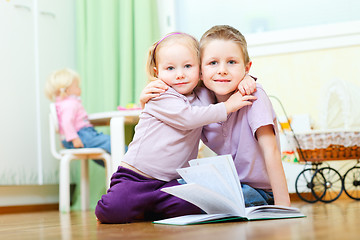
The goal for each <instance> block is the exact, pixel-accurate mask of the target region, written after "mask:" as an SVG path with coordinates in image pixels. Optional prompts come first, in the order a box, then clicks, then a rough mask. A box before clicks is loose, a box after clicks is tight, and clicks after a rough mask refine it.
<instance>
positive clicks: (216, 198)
mask: <svg viewBox="0 0 360 240" xmlns="http://www.w3.org/2000/svg"><path fill="white" fill-rule="evenodd" d="M161 191H164V192H167V193H169V194H172V195H174V196H176V197H179V198H182V199H184V200H186V201H188V202H190V203H192V204H194V205H196V206H198V207H199V208H201V209H202V210H204V211H205V212H206V213H208V214H215V213H230V214H234V215H238V216H243V215H242V212H243V209H242V208H241V207H240V206H238V205H237V204H235V203H233V202H232V201H230V200H229V199H227V198H226V197H224V196H221V195H220V194H218V193H216V192H214V191H211V190H209V189H207V188H205V187H202V186H200V185H198V184H195V183H189V184H183V185H178V186H174V187H167V188H163V189H161Z"/></svg>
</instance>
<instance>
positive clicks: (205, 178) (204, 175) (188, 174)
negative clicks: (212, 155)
mask: <svg viewBox="0 0 360 240" xmlns="http://www.w3.org/2000/svg"><path fill="white" fill-rule="evenodd" d="M177 172H178V173H179V174H180V176H181V177H182V178H183V179H184V180H185V181H186V182H187V183H196V184H199V185H201V186H203V187H205V188H207V189H209V190H212V191H214V192H216V193H219V194H220V195H222V196H224V197H226V198H227V199H229V200H230V201H232V202H234V203H235V204H237V205H239V206H241V202H240V201H239V198H238V196H236V194H235V192H234V191H233V189H232V188H231V186H229V184H228V183H227V182H226V180H225V179H224V178H223V176H222V175H221V174H220V173H219V171H218V170H217V169H216V168H215V167H214V165H199V166H192V167H188V168H181V169H177ZM244 213H245V212H244Z"/></svg>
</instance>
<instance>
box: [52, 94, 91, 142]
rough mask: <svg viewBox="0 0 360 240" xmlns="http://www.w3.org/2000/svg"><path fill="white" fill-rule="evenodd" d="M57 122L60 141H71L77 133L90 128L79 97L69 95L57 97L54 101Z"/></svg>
mask: <svg viewBox="0 0 360 240" xmlns="http://www.w3.org/2000/svg"><path fill="white" fill-rule="evenodd" d="M55 106H56V112H57V117H58V121H59V133H60V135H61V136H62V139H63V140H64V139H65V140H66V141H68V142H69V141H71V140H73V139H75V138H77V137H79V136H78V134H77V132H78V131H79V130H80V129H82V128H84V127H92V125H91V123H90V121H89V119H88V115H87V113H86V111H85V109H84V107H83V105H82V102H81V100H80V97H77V96H74V95H71V96H68V97H65V98H60V97H57V98H56V101H55Z"/></svg>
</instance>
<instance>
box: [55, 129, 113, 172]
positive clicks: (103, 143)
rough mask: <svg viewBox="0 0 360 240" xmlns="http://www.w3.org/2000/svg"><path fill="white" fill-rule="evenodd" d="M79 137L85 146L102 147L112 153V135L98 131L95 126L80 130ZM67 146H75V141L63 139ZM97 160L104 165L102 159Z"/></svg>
mask: <svg viewBox="0 0 360 240" xmlns="http://www.w3.org/2000/svg"><path fill="white" fill-rule="evenodd" d="M77 133H78V135H79V138H80V139H81V141H82V143H83V144H84V147H85V148H102V149H104V150H105V151H106V152H108V153H110V154H111V144H110V136H109V135H105V134H103V133H98V132H97V131H96V130H95V128H93V127H84V128H82V129H80V130H79V131H78V132H77ZM62 144H63V145H64V147H65V148H74V145H73V143H72V142H71V141H70V142H67V141H65V140H63V141H62ZM95 162H96V163H97V164H99V165H101V166H104V162H103V161H102V160H95Z"/></svg>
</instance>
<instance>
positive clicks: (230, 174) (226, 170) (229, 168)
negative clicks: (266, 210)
mask: <svg viewBox="0 0 360 240" xmlns="http://www.w3.org/2000/svg"><path fill="white" fill-rule="evenodd" d="M189 164H190V167H192V166H199V165H203V164H213V165H214V166H215V168H216V169H218V171H219V172H220V173H221V175H222V176H223V177H224V179H225V180H226V181H227V182H228V183H229V185H230V186H231V187H232V189H233V191H234V193H235V195H236V197H237V198H238V201H240V202H241V206H243V207H244V208H245V201H244V195H243V192H242V188H241V184H240V180H239V177H238V175H237V171H236V168H235V165H234V160H233V158H232V157H231V155H230V154H228V155H219V156H215V157H208V158H199V159H193V160H190V161H189Z"/></svg>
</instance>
